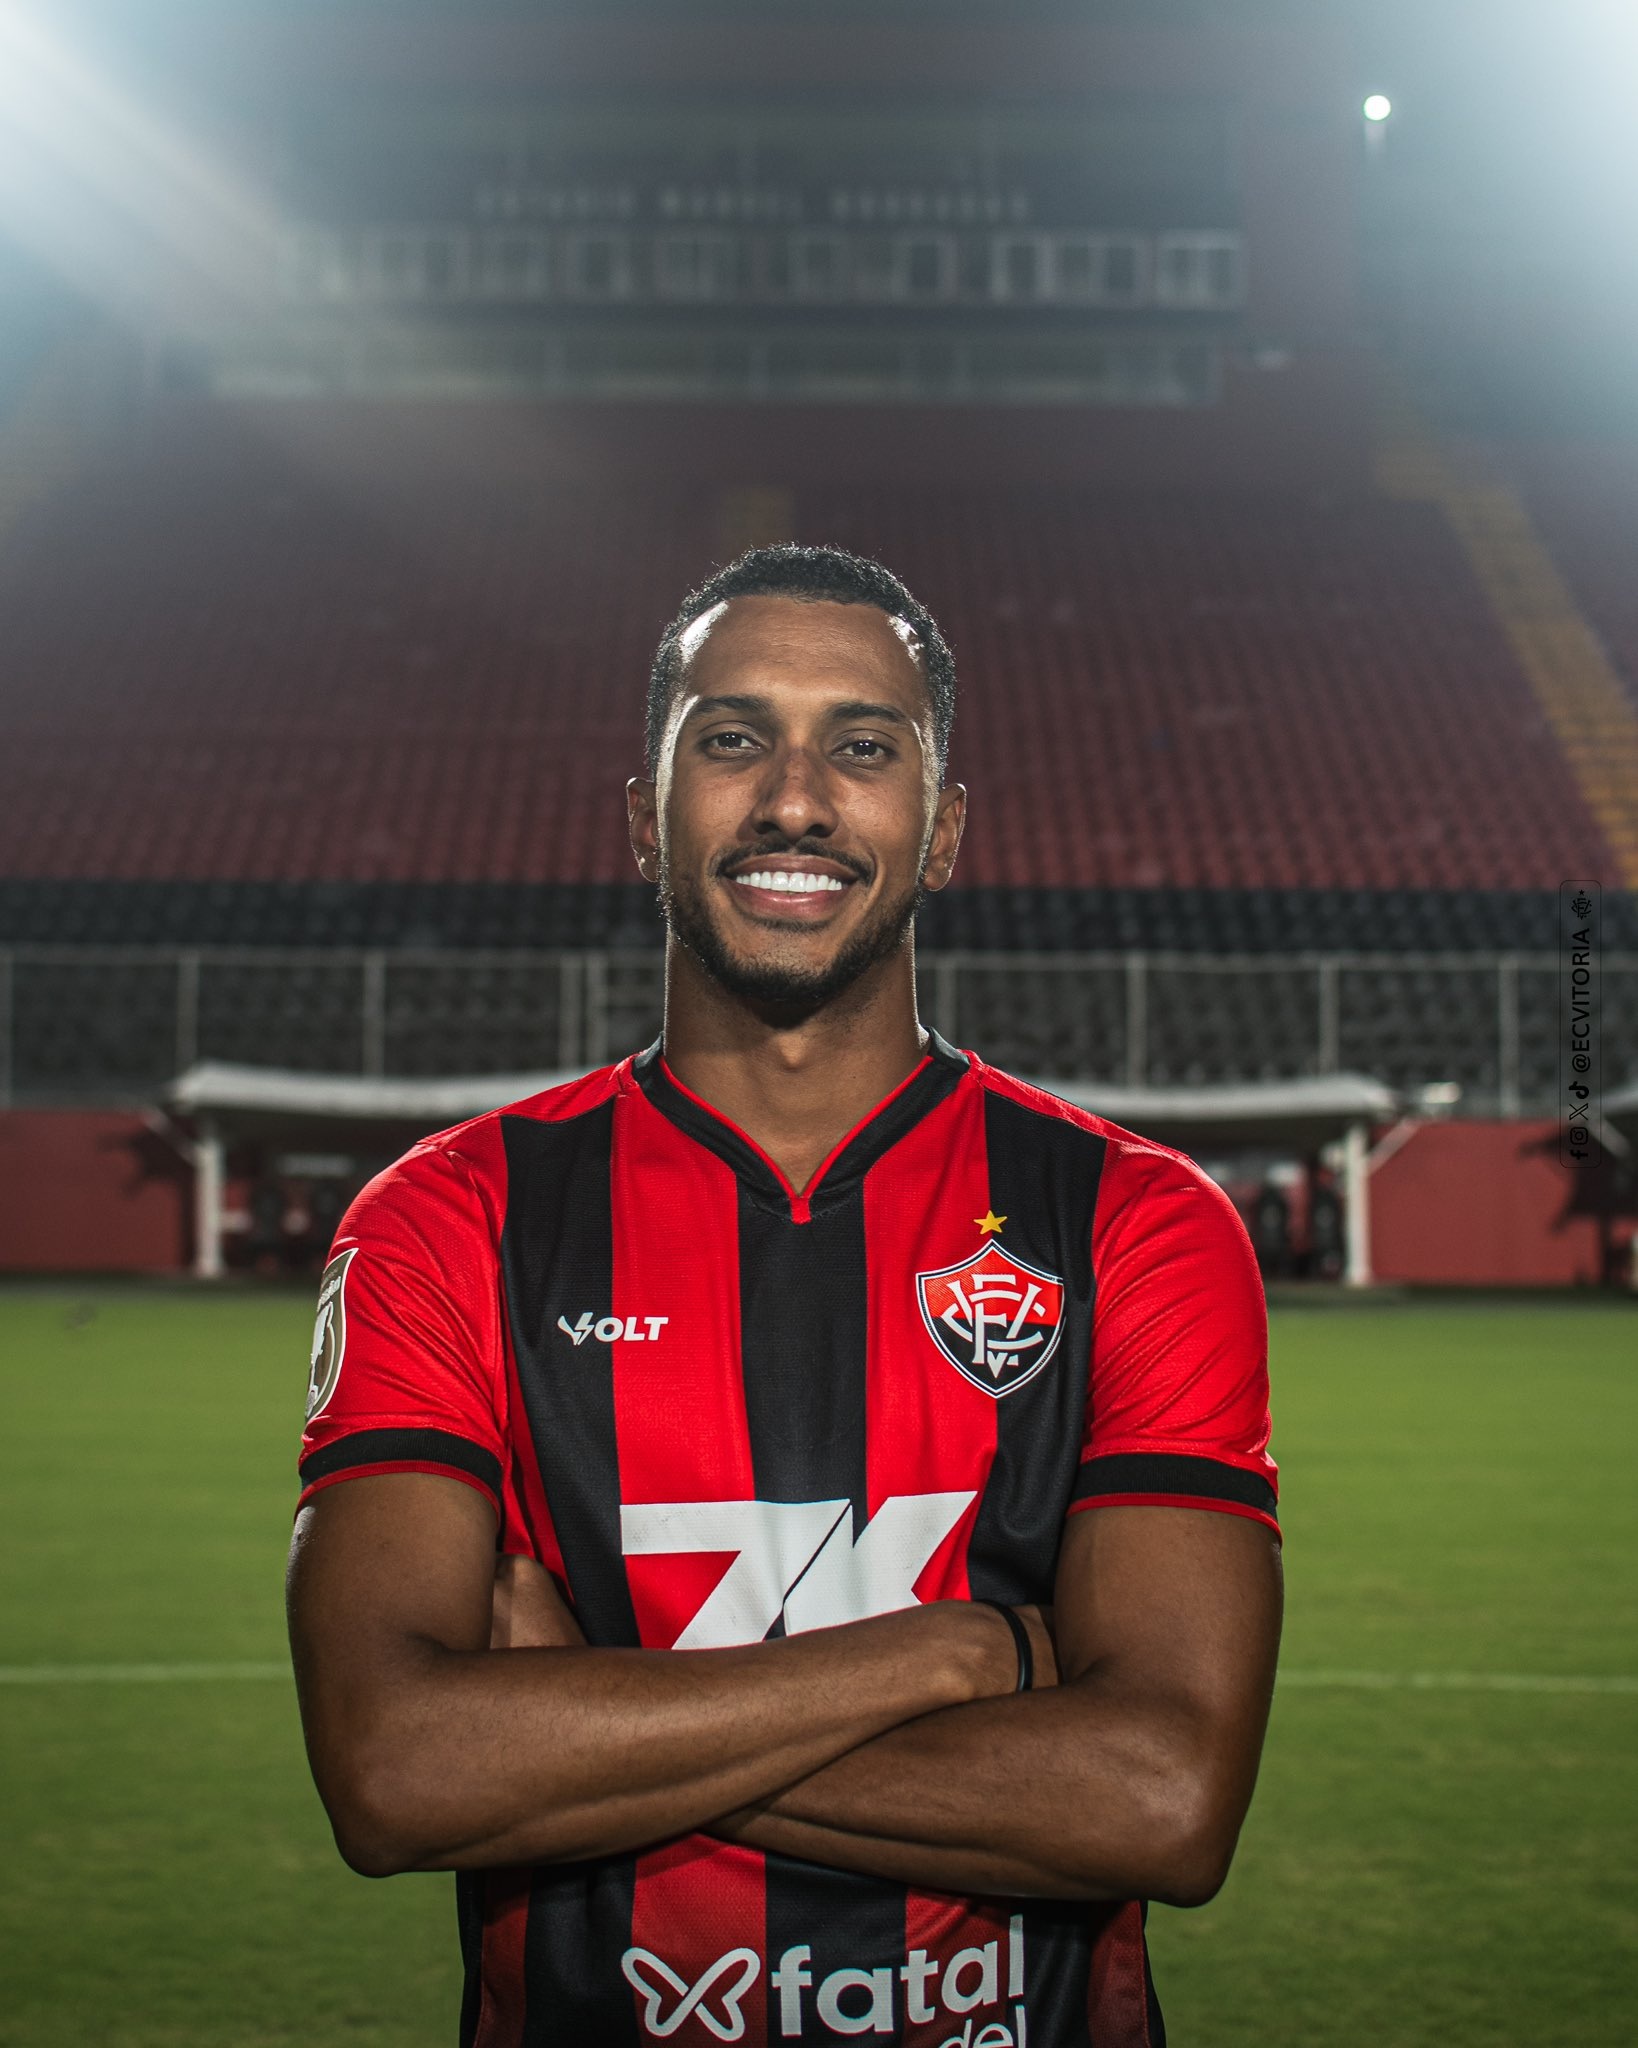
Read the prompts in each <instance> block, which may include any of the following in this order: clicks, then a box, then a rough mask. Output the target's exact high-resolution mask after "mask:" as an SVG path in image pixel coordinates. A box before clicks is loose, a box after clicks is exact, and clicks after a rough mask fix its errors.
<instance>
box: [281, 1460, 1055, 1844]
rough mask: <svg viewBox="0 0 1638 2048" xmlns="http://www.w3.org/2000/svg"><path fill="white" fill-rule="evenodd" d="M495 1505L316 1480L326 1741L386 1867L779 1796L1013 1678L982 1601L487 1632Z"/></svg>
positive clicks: (400, 1480) (293, 1613) (311, 1558)
mask: <svg viewBox="0 0 1638 2048" xmlns="http://www.w3.org/2000/svg"><path fill="white" fill-rule="evenodd" d="M494 1587H495V1518H494V1514H493V1512H492V1510H491V1508H490V1507H489V1505H488V1503H487V1501H486V1500H485V1499H484V1497H483V1496H482V1495H481V1494H480V1493H478V1492H477V1491H476V1490H474V1489H473V1488H471V1487H469V1486H465V1485H462V1484H461V1483H459V1482H458V1481H456V1480H453V1479H445V1478H441V1477H438V1476H436V1475H433V1474H427V1473H411V1472H397V1473H388V1474H380V1475H377V1476H373V1477H363V1478H357V1479H352V1480H349V1481H348V1482H347V1483H346V1484H345V1485H338V1486H331V1487H328V1488H326V1489H325V1490H324V1491H323V1492H321V1493H319V1494H318V1495H316V1496H315V1497H314V1498H313V1499H312V1500H311V1501H310V1502H309V1504H308V1505H307V1506H306V1507H305V1508H303V1510H302V1512H301V1514H300V1515H299V1516H298V1518H297V1522H296V1532H295V1537H294V1540H293V1543H292V1546H291V1556H290V1573H289V1586H288V1597H289V1613H290V1635H291V1646H292V1650H293V1652H294V1656H295V1663H296V1679H297V1686H298V1690H299V1694H300V1699H301V1712H302V1723H303V1727H304V1729H305V1732H306V1736H307V1747H308V1754H309V1757H310V1758H311V1761H312V1766H313V1775H314V1778H315V1780H316V1781H317V1784H318V1788H319V1792H320V1795H321V1797H322V1798H323V1800H324V1804H325V1806H326V1808H327V1810H328V1812H329V1815H330V1819H331V1823H332V1825H333V1826H334V1829H335V1834H336V1840H337V1843H338V1845H339V1847H340V1849H341V1852H342V1854H343V1855H344V1856H345V1857H346V1859H347V1861H348V1862H349V1863H350V1864H352V1866H353V1867H354V1869H356V1870H359V1871H362V1872H364V1873H365V1874H367V1875H371V1876H385V1875H387V1874H388V1873H390V1872H393V1871H398V1870H428V1869H462V1868H481V1867H484V1866H487V1865H493V1864H517V1863H535V1862H557V1861H565V1860H572V1859H578V1858H582V1857H592V1856H605V1855H611V1854H616V1853H618V1852H620V1851H622V1850H628V1849H633V1848H638V1847H643V1846H646V1845H647V1844H649V1843H653V1842H657V1841H663V1840H666V1839H668V1838H670V1837H672V1836H675V1835H680V1834H686V1833H688V1832H690V1831H692V1830H693V1829H695V1828H699V1827H703V1826H705V1825H707V1824H708V1823H709V1822H711V1821H712V1820H714V1819H716V1818H717V1817H718V1816H720V1815H722V1814H724V1813H728V1812H732V1811H734V1810H736V1809H738V1808H741V1807H745V1806H749V1805H752V1804H754V1803H755V1802H757V1801H759V1800H763V1799H767V1798H769V1797H771V1796H772V1795H773V1794H774V1793H776V1792H778V1791H780V1790H781V1789H783V1788H784V1787H785V1786H787V1785H790V1784H792V1783H793V1782H795V1781H796V1780H797V1779H800V1778H805V1777H807V1776H809V1775H810V1774H811V1773H812V1772H814V1771H816V1770H819V1769H821V1768H822V1767H823V1766H824V1765H826V1764H828V1763H830V1762H832V1761H833V1760H834V1759H835V1758H837V1757H839V1756H842V1755H844V1754H845V1753H846V1752H847V1751H848V1750H851V1749H853V1748H855V1747H857V1746H858V1745H859V1744H860V1743H862V1742H868V1741H870V1740H871V1739H872V1738H873V1737H875V1736H878V1735H881V1734H883V1733H885V1732H886V1731H887V1730H888V1729H890V1728H895V1727H898V1726H899V1725H900V1724H901V1723H903V1722H905V1721H910V1720H914V1719H916V1718H917V1717H918V1716H920V1715H922V1714H926V1713H931V1712H933V1711H935V1710H937V1709H938V1708H941V1707H949V1706H957V1705H960V1704H962V1703H963V1702H966V1701H969V1700H976V1699H985V1698H989V1697H992V1696H996V1695H999V1694H1003V1693H1007V1692H1010V1691H1011V1690H1012V1686H1013V1683H1014V1678H1015V1672H1016V1665H1015V1653H1014V1650H1013V1646H1012V1638H1011V1635H1010V1633H1009V1631H1008V1630H1007V1628H1006V1626H1005V1624H1004V1622H1003V1621H1002V1619H1001V1617H1000V1616H999V1615H997V1614H995V1613H993V1612H991V1611H988V1610H986V1609H985V1608H983V1607H982V1606H974V1605H971V1604H969V1603H967V1602H960V1601H942V1602H938V1603H936V1604H933V1605H930V1606H924V1607H916V1608H911V1609H908V1610H907V1611H905V1612H903V1613H899V1614H890V1615H883V1616H880V1617H878V1618H876V1619H874V1620H870V1621H862V1622H852V1623H849V1624H848V1625H847V1626H845V1627H842V1628H833V1629H823V1630H817V1631H815V1632H813V1633H811V1634H806V1635H800V1636H794V1637H791V1638H788V1639H786V1640H784V1641H780V1642H773V1643H758V1644H754V1645H751V1646H749V1647H747V1648H744V1649H732V1650H687V1651H664V1650H627V1649H617V1650H610V1649H589V1648H583V1647H578V1646H576V1645H575V1643H574V1636H575V1631H574V1630H573V1624H572V1622H569V1621H568V1618H567V1613H566V1610H564V1611H563V1621H564V1626H563V1628H562V1629H561V1631H560V1636H559V1646H557V1647H552V1648H539V1649H536V1648H531V1649H500V1650H495V1649H491V1648H490V1642H491V1617H492V1613H493V1605H494V1599H493V1596H494Z"/></svg>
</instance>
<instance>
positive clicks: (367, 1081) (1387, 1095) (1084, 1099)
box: [164, 1060, 1400, 1282]
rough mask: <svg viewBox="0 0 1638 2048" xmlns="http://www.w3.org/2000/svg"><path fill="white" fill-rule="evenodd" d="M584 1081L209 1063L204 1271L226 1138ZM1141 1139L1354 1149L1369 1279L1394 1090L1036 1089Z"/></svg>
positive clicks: (201, 1217)
mask: <svg viewBox="0 0 1638 2048" xmlns="http://www.w3.org/2000/svg"><path fill="white" fill-rule="evenodd" d="M579 1078H580V1072H579V1070H570V1071H568V1072H548V1073H525V1074H465V1075H458V1076H453V1077H446V1078H441V1079H436V1080H411V1079H404V1078H401V1077H389V1076H386V1075H369V1074H303V1073H297V1072H294V1071H291V1070H288V1069H285V1068H275V1067H249V1066H235V1065H231V1064H229V1063H227V1062H225V1061H219V1060H206V1061H201V1062H200V1063H199V1064H198V1065H196V1066H192V1067H189V1068H188V1070H187V1071H186V1072H185V1073H183V1074H179V1075H178V1076H177V1078H176V1079H175V1080H174V1081H173V1082H171V1084H170V1086H169V1087H168V1088H167V1089H166V1090H165V1094H164V1100H165V1105H166V1107H167V1108H168V1109H169V1110H170V1111H171V1113H172V1114H173V1115H175V1116H181V1117H187V1118H189V1119H191V1120H193V1121H194V1123H195V1124H196V1125H197V1127H198V1131H199V1139H198V1144H197V1148H196V1149H197V1157H198V1168H199V1171H198V1185H197V1194H196V1201H197V1208H198V1227H197V1233H196V1235H197V1242H198V1247H199V1252H198V1265H197V1270H198V1271H199V1272H201V1273H202V1274H207V1275H210V1274H216V1273H220V1272H221V1270H222V1251H221V1238H222V1230H221V1207H222V1181H223V1171H224V1164H225V1155H224V1139H225V1136H226V1134H228V1133H230V1132H231V1133H247V1134H248V1133H253V1132H272V1131H275V1130H276V1131H279V1132H281V1133H284V1134H286V1135H289V1134H292V1133H293V1132H295V1131H297V1130H300V1131H304V1132H308V1133H311V1132H314V1131H315V1130H321V1131H325V1132H327V1133H330V1134H334V1133H336V1132H338V1131H339V1130H341V1129H344V1128H345V1127H347V1126H349V1125H351V1126H354V1127H358V1126H369V1125H376V1126H381V1125H387V1126H396V1127H397V1128H398V1129H399V1130H400V1131H401V1132H402V1133H403V1137H404V1142H405V1143H408V1142H409V1140H410V1139H411V1137H413V1136H416V1135H421V1134H424V1133H426V1132H428V1131H436V1130H441V1129H443V1128H444V1127H445V1126H447V1125H449V1124H458V1123H463V1122H465V1120H466V1119H467V1118H468V1117H473V1116H481V1115H482V1114H483V1113H484V1112H485V1111H486V1110H491V1109H498V1108H500V1107H501V1106H502V1105H503V1104H505V1103H508V1102H520V1101H523V1100H524V1099H525V1098H527V1097H528V1096H531V1095H538V1094H539V1093H540V1092H541V1091H542V1090H543V1089H546V1088H553V1087H557V1086H559V1085H560V1084H561V1083H563V1082H565V1081H575V1080H578V1079H579ZM1036 1085H1037V1086H1039V1087H1042V1088H1045V1089H1046V1090H1047V1091H1048V1092H1049V1093H1051V1094H1054V1095H1058V1096H1061V1097H1062V1098H1063V1099H1064V1100H1065V1101H1066V1102H1073V1103H1075V1104H1077V1105H1078V1106H1079V1107H1081V1108H1084V1109H1090V1110H1093V1111H1094V1112H1096V1114H1098V1115H1099V1116H1105V1117H1108V1118H1109V1120H1110V1121H1111V1122H1112V1123H1117V1124H1121V1125H1123V1126H1125V1128H1126V1129H1128V1130H1131V1131H1136V1132H1138V1133H1139V1134H1140V1135H1142V1136H1144V1137H1151V1138H1156V1139H1159V1140H1160V1141H1161V1142H1163V1143H1176V1144H1179V1145H1182V1146H1184V1147H1185V1148H1195V1149H1198V1148H1201V1147H1204V1146H1207V1145H1214V1144H1215V1145H1221V1144H1240V1145H1259V1146H1268V1145H1280V1146H1289V1147H1290V1148H1291V1149H1292V1150H1294V1151H1313V1150H1314V1149H1316V1148H1317V1147H1318V1146H1320V1145H1322V1144H1325V1143H1327V1142H1328V1141H1329V1140H1331V1139H1334V1138H1342V1139H1344V1140H1345V1142H1346V1147H1347V1151H1346V1158H1347V1165H1346V1170H1345V1180H1346V1208H1345V1213H1346V1215H1347V1218H1348V1233H1349V1245H1348V1277H1349V1278H1350V1279H1351V1280H1353V1281H1356V1282H1358V1281H1363V1280H1365V1279H1368V1278H1369V1273H1370V1245H1369V1238H1368V1234H1367V1230H1368V1220H1367V1204H1366V1192H1365V1175H1366V1164H1365V1161H1366V1150H1367V1141H1368V1135H1369V1129H1370V1126H1371V1125H1372V1124H1373V1123H1387V1122H1390V1121H1392V1119H1393V1118H1395V1117H1396V1116H1397V1115H1398V1114H1399V1109H1400V1105H1399V1100H1398V1097H1397V1096H1396V1095H1395V1094H1394V1092H1393V1090H1392V1089H1390V1088H1386V1087H1384V1086H1383V1084H1382V1083H1381V1082H1380V1081H1374V1080H1372V1079H1371V1077H1370V1076H1369V1075H1367V1074H1347V1073H1344V1074H1317V1075H1312V1076H1309V1077H1306V1078H1303V1079H1300V1080H1294V1081H1255V1082H1244V1083H1240V1084H1238V1085H1233V1086H1229V1087H1222V1088H1122V1087H1117V1086H1113V1085H1110V1084H1106V1083H1104V1082H1099V1081H1041V1082H1038V1083H1037V1084H1036Z"/></svg>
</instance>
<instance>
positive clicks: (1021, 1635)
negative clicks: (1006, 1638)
mask: <svg viewBox="0 0 1638 2048" xmlns="http://www.w3.org/2000/svg"><path fill="white" fill-rule="evenodd" d="M978 1604H979V1606H980V1607H993V1608H994V1609H995V1611H996V1613H997V1614H999V1615H1000V1617H1001V1619H1002V1620H1003V1621H1004V1622H1005V1623H1006V1624H1007V1626H1008V1628H1010V1629H1011V1630H1012V1640H1013V1644H1014V1646H1015V1648H1016V1649H1017V1651H1018V1683H1017V1684H1016V1685H1015V1686H1014V1687H1013V1691H1014V1692H1028V1691H1029V1689H1030V1687H1031V1686H1032V1685H1033V1684H1034V1683H1035V1652H1034V1650H1032V1649H1031V1648H1030V1641H1029V1630H1028V1629H1027V1628H1025V1626H1024V1624H1023V1623H1022V1622H1021V1621H1020V1620H1019V1618H1018V1615H1017V1613H1016V1611H1015V1610H1014V1609H1013V1608H1011V1607H1009V1606H1008V1605H1007V1603H1006V1601H1005V1600H981V1601H980V1602H979V1603H978Z"/></svg>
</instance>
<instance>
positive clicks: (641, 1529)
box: [620, 1491, 977, 1650]
mask: <svg viewBox="0 0 1638 2048" xmlns="http://www.w3.org/2000/svg"><path fill="white" fill-rule="evenodd" d="M976 1498H977V1496H976V1494H975V1493H973V1492H971V1491H968V1492H962V1493H896V1494H893V1495H891V1496H890V1497H889V1498H888V1499H887V1500H884V1501H883V1502H882V1504H881V1506H880V1507H879V1508H877V1510H876V1512H875V1513H874V1514H873V1515H872V1516H871V1518H870V1520H869V1521H868V1522H866V1524H865V1525H864V1527H863V1529H861V1530H860V1531H859V1532H858V1533H857V1535H855V1533H854V1528H853V1512H852V1507H851V1504H850V1503H849V1502H847V1501H845V1500H805V1501H790V1500H690V1501H671V1502H644V1503H640V1504H639V1505H637V1506H635V1507H622V1508H621V1510H620V1544H621V1548H622V1549H623V1550H624V1552H625V1554H626V1556H627V1557H659V1556H668V1555H676V1554H679V1553H682V1554H688V1553H692V1552H698V1551H711V1552H715V1553H717V1554H718V1555H721V1554H722V1553H723V1552H729V1553H731V1554H732V1556H733V1562H732V1564H730V1565H729V1567H728V1569H727V1571H726V1572H724V1574H723V1575H722V1577H721V1578H720V1579H719V1580H718V1581H717V1584H716V1586H715V1588H714V1589H713V1591H712V1592H711V1593H710V1595H709V1596H708V1598H707V1599H706V1601H705V1603H704V1605H703V1606H702V1607H701V1608H700V1609H699V1610H698V1612H697V1613H696V1614H695V1616H694V1618H693V1620H692V1621H690V1622H689V1623H688V1625H687V1627H686V1628H685V1629H684V1630H683V1632H682V1634H681V1635H680V1636H678V1638H677V1640H676V1642H675V1643H674V1644H673V1645H672V1647H673V1648H674V1649H678V1650H725V1649H730V1648H732V1647H733V1646H734V1645H736V1644H740V1643H760V1642H761V1641H762V1640H763V1639H764V1638H765V1637H766V1635H767V1633H768V1631H769V1629H771V1628H772V1627H773V1625H774V1623H775V1622H776V1621H778V1620H779V1619H780V1618H781V1616H783V1618H784V1623H785V1630H786V1633H787V1634H789V1635H800V1634H801V1633H802V1632H803V1631H804V1630H806V1629H812V1628H832V1627H834V1626H836V1624H838V1623H839V1622H844V1621H864V1620H866V1619H868V1617H869V1616H871V1615H872V1614H896V1613H897V1612H898V1611H899V1609H900V1608H903V1607H914V1606H915V1604H916V1593H915V1585H916V1580H917V1579H918V1578H919V1577H920V1576H921V1573H922V1571H923V1570H924V1569H925V1567H926V1564H927V1561H928V1559H929V1558H930V1557H931V1556H932V1554H933V1552H934V1551H935V1550H937V1548H938V1547H939V1545H940V1544H941V1543H942V1542H943V1541H944V1539H945V1537H946V1536H948V1535H949V1533H950V1531H951V1530H952V1529H953V1528H954V1527H955V1525H956V1524H957V1522H959V1521H960V1520H961V1517H962V1516H963V1515H964V1514H965V1513H966V1512H967V1510H968V1508H969V1507H971V1505H972V1503H973V1501H974V1500H975V1499H976Z"/></svg>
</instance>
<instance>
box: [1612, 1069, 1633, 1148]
mask: <svg viewBox="0 0 1638 2048" xmlns="http://www.w3.org/2000/svg"><path fill="white" fill-rule="evenodd" d="M1604 1122H1605V1123H1606V1124H1613V1125H1614V1127H1615V1129H1616V1131H1617V1132H1618V1133H1619V1134H1620V1136H1621V1137H1623V1138H1625V1139H1626V1140H1627V1142H1628V1144H1632V1145H1638V1081H1634V1082H1632V1083H1631V1084H1630V1085H1629V1086H1627V1087H1625V1088H1617V1089H1616V1091H1615V1093H1614V1094H1613V1095H1606V1096H1605V1097H1604Z"/></svg>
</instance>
